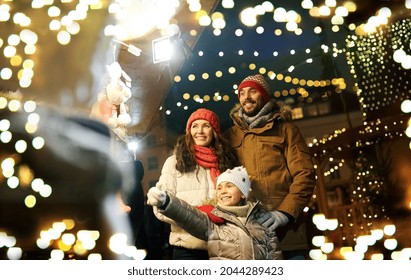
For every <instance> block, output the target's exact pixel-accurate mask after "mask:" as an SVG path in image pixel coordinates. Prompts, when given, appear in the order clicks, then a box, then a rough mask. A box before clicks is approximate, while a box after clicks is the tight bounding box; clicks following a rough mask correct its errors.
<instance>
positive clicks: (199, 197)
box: [155, 108, 238, 260]
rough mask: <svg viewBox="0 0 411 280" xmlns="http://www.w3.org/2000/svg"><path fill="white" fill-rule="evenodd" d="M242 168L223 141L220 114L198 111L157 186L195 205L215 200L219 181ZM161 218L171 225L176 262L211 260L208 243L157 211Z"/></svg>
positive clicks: (176, 146) (194, 113) (165, 166)
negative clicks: (218, 115)
mask: <svg viewBox="0 0 411 280" xmlns="http://www.w3.org/2000/svg"><path fill="white" fill-rule="evenodd" d="M237 165H238V160H237V157H236V156H235V154H234V152H233V151H232V149H231V145H230V144H229V143H228V142H227V141H226V140H225V139H223V138H222V136H221V130H220V124H219V120H218V117H217V115H216V114H215V113H214V112H212V111H210V110H207V109H203V108H202V109H198V110H197V111H195V112H193V113H192V114H191V116H190V117H189V119H188V120H187V125H186V133H185V135H181V136H180V137H179V138H178V139H177V143H176V145H175V147H174V152H173V155H172V156H170V157H169V158H167V160H166V161H165V163H164V166H163V168H162V171H161V176H160V179H159V181H158V183H157V187H158V189H160V190H162V191H167V192H168V193H170V194H172V195H174V196H176V197H178V198H180V199H183V200H185V201H186V202H187V203H188V204H190V205H193V206H201V205H205V204H207V202H208V201H210V200H212V199H213V198H215V193H216V190H215V189H216V178H217V177H218V176H219V175H220V173H221V172H222V171H225V170H226V169H229V168H230V169H231V168H233V167H235V166H237ZM155 215H156V216H157V218H158V219H160V220H162V221H165V222H167V223H169V224H171V232H170V238H169V243H170V245H171V246H173V259H174V260H207V259H208V254H207V243H206V241H204V240H200V239H198V238H196V237H194V236H192V235H190V234H189V233H187V232H186V231H185V230H183V229H182V228H180V227H179V226H177V224H176V223H175V222H174V221H173V220H171V219H169V218H167V217H165V216H164V215H162V214H161V213H159V212H158V211H157V209H155Z"/></svg>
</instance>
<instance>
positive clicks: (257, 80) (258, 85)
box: [237, 74, 270, 101]
mask: <svg viewBox="0 0 411 280" xmlns="http://www.w3.org/2000/svg"><path fill="white" fill-rule="evenodd" d="M245 87H252V88H255V89H256V90H258V91H259V92H260V93H261V96H262V98H263V99H264V100H265V101H268V100H270V85H269V84H268V83H267V81H266V79H265V78H264V77H263V75H261V74H257V75H253V76H248V77H246V78H245V79H244V80H243V81H242V82H241V83H240V85H239V86H238V91H237V94H238V98H240V90H241V89H242V88H245Z"/></svg>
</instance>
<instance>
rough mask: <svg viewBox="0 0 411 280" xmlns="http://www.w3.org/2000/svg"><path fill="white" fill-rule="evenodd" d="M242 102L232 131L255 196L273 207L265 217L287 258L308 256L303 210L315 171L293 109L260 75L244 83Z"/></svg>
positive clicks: (235, 111) (234, 112)
mask: <svg viewBox="0 0 411 280" xmlns="http://www.w3.org/2000/svg"><path fill="white" fill-rule="evenodd" d="M238 98H239V102H240V104H239V105H237V106H236V107H235V108H234V109H233V110H232V111H231V113H230V117H231V119H232V120H233V126H232V127H231V128H229V129H228V130H227V131H226V133H225V134H226V137H227V139H228V140H230V142H231V143H232V145H233V147H234V148H235V150H236V152H237V155H238V157H239V160H240V163H241V164H242V165H244V166H245V167H246V168H247V170H248V172H249V174H250V178H251V180H252V182H253V189H252V192H251V194H252V197H253V198H254V199H258V200H261V201H262V202H263V203H264V204H265V206H266V207H267V208H268V209H269V210H270V212H268V213H267V214H266V215H264V216H262V217H260V219H259V221H260V222H261V223H262V224H264V225H266V226H267V227H269V228H270V229H271V230H276V231H277V234H278V236H279V238H280V248H281V250H282V251H283V254H284V258H285V259H305V257H306V254H307V251H308V243H307V235H306V229H305V223H304V219H303V215H301V214H302V212H303V209H304V207H305V206H306V205H307V203H308V202H309V200H310V198H311V196H312V194H313V191H314V187H315V170H314V166H313V163H312V159H311V155H310V152H309V150H308V148H307V145H306V143H305V140H304V138H303V136H302V135H301V132H300V131H299V129H298V128H297V127H296V126H295V124H293V122H292V121H291V111H290V109H289V108H288V107H280V106H279V105H278V104H276V102H275V101H274V100H273V99H271V98H270V87H269V85H268V83H267V81H266V80H265V79H264V77H263V76H262V75H260V74H258V75H254V76H248V77H246V78H245V79H244V80H243V81H242V82H241V83H240V85H239V86H238Z"/></svg>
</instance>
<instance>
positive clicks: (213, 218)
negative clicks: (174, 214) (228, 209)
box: [196, 204, 225, 224]
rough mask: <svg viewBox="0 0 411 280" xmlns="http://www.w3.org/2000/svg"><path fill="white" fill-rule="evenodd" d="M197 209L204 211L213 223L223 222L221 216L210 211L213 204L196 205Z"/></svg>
mask: <svg viewBox="0 0 411 280" xmlns="http://www.w3.org/2000/svg"><path fill="white" fill-rule="evenodd" d="M196 207H197V208H198V209H200V210H201V211H203V212H204V213H206V214H207V216H208V218H209V219H210V220H211V221H212V222H213V223H215V224H222V223H224V222H225V220H224V219H223V218H221V217H218V216H216V215H214V214H213V213H211V211H213V209H214V206H212V205H209V204H206V205H201V206H196Z"/></svg>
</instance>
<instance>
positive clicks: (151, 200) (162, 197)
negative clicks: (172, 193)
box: [147, 187, 167, 207]
mask: <svg viewBox="0 0 411 280" xmlns="http://www.w3.org/2000/svg"><path fill="white" fill-rule="evenodd" d="M166 198H167V194H166V193H165V192H163V191H160V190H159V189H157V188H156V187H152V188H150V189H149V190H148V193H147V204H149V205H152V206H157V207H161V206H163V205H164V203H165V202H166Z"/></svg>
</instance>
